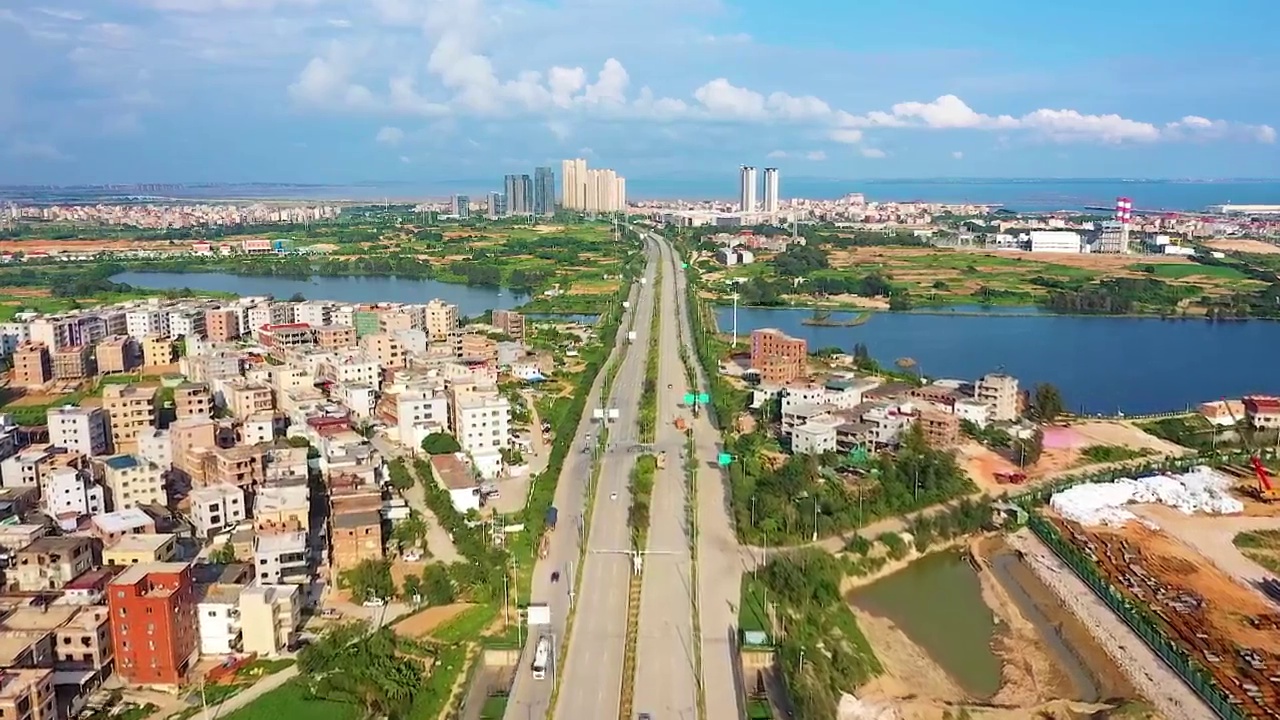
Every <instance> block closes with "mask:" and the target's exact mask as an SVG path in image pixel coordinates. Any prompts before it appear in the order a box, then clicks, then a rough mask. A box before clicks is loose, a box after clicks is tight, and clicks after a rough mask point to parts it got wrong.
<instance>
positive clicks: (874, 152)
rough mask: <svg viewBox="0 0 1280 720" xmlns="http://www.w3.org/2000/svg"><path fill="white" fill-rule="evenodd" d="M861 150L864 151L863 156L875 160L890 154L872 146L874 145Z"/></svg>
mask: <svg viewBox="0 0 1280 720" xmlns="http://www.w3.org/2000/svg"><path fill="white" fill-rule="evenodd" d="M860 152H861V153H862V157H864V158H872V159H874V160H878V159H880V158H882V157H885V156H886V155H888V153H886V152H885V151H883V150H881V149H879V148H872V147H864V148H862V150H861V151H860Z"/></svg>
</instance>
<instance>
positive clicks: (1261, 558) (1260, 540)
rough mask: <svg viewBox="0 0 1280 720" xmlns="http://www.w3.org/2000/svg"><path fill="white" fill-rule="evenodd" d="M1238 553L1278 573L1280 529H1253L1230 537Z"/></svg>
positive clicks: (1279, 570) (1279, 564)
mask: <svg viewBox="0 0 1280 720" xmlns="http://www.w3.org/2000/svg"><path fill="white" fill-rule="evenodd" d="M1231 542H1232V544H1234V545H1235V546H1236V547H1237V548H1239V550H1240V554H1241V555H1244V556H1245V557H1247V558H1249V559H1250V560H1252V561H1254V562H1256V563H1258V564H1259V565H1261V566H1262V567H1264V568H1266V569H1267V570H1270V571H1271V572H1273V573H1276V574H1277V575H1280V530H1253V531H1250V532H1242V533H1238V534H1237V535H1236V536H1235V538H1233V539H1232V541H1231Z"/></svg>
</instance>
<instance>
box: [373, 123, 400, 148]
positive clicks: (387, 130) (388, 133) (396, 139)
mask: <svg viewBox="0 0 1280 720" xmlns="http://www.w3.org/2000/svg"><path fill="white" fill-rule="evenodd" d="M403 140H404V131H403V130H401V129H400V128H398V127H390V126H388V127H384V128H382V129H381V130H379V131H378V135H377V137H375V138H374V141H375V142H377V143H379V144H381V145H391V146H392V147H394V146H396V145H399V144H400V143H401V142H402V141H403Z"/></svg>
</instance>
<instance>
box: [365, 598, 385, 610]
mask: <svg viewBox="0 0 1280 720" xmlns="http://www.w3.org/2000/svg"><path fill="white" fill-rule="evenodd" d="M386 604H387V601H386V600H383V599H382V598H378V597H375V598H369V599H368V600H365V601H364V602H363V603H361V605H364V606H365V607H367V608H377V607H382V606H383V605H386Z"/></svg>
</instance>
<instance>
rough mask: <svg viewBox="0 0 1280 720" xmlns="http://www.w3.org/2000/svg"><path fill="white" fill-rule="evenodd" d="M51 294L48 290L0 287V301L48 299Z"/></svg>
mask: <svg viewBox="0 0 1280 720" xmlns="http://www.w3.org/2000/svg"><path fill="white" fill-rule="evenodd" d="M52 294H53V291H52V290H50V289H49V288H29V287H0V299H9V298H33V297H49V296H50V295H52Z"/></svg>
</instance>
